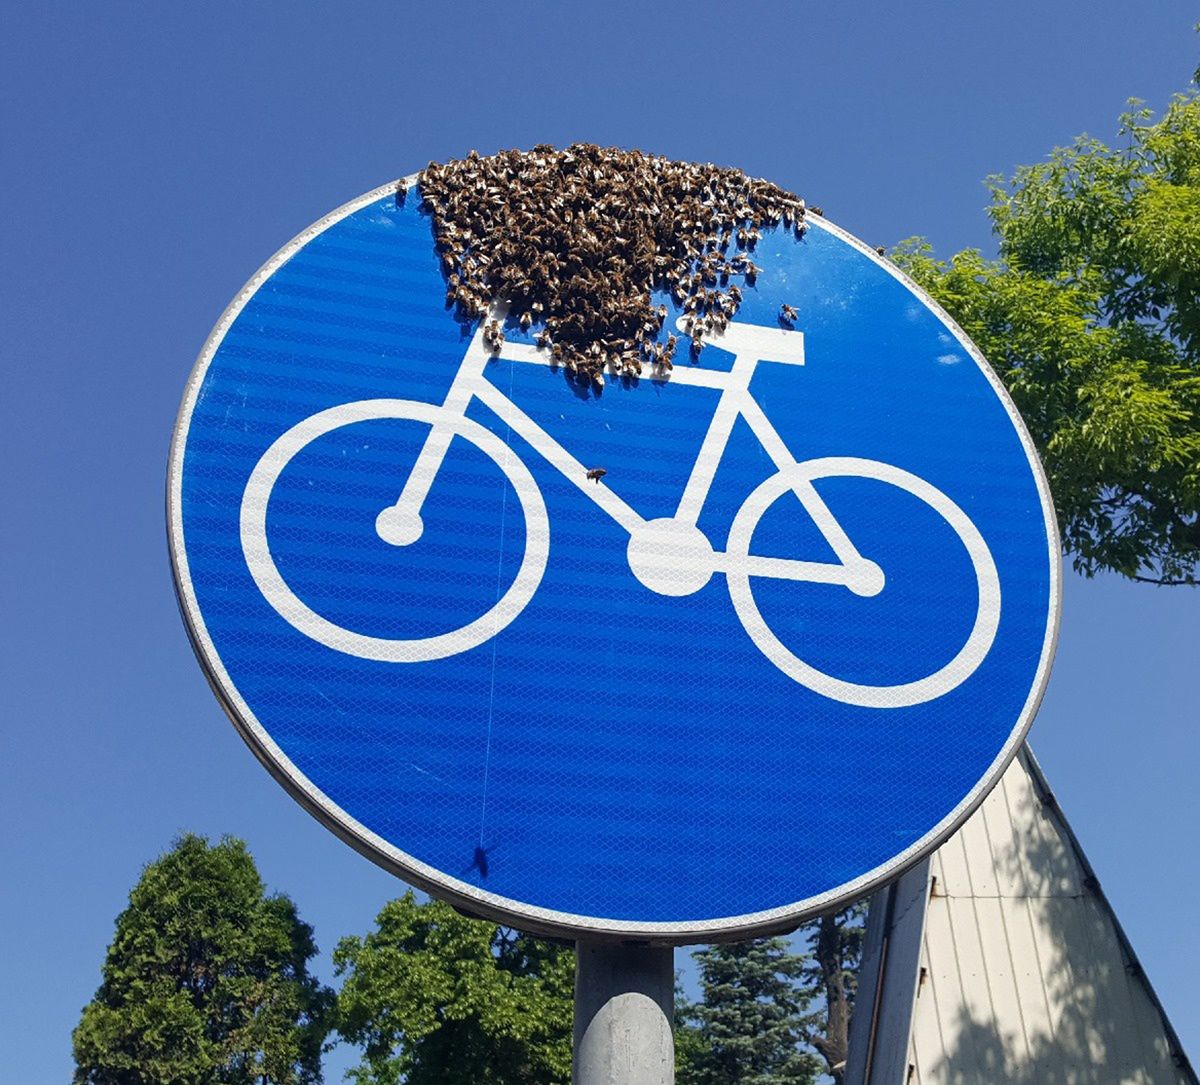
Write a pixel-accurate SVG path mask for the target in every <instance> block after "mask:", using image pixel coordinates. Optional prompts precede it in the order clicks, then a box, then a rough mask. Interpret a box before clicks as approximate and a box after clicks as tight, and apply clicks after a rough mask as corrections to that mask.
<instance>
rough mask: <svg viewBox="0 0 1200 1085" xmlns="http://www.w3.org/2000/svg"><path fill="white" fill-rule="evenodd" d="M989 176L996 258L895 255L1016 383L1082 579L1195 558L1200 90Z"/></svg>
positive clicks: (1155, 570)
mask: <svg viewBox="0 0 1200 1085" xmlns="http://www.w3.org/2000/svg"><path fill="white" fill-rule="evenodd" d="M1120 134H1121V144H1120V146H1117V147H1110V146H1108V145H1106V144H1104V143H1102V142H1101V141H1099V140H1096V139H1091V138H1088V137H1084V136H1081V137H1079V138H1078V139H1077V140H1076V141H1075V142H1074V143H1073V144H1072V145H1071V146H1070V147H1065V148H1059V149H1057V150H1055V151H1054V152H1053V154H1051V155H1050V157H1049V159H1048V160H1047V161H1046V162H1043V163H1040V164H1038V165H1035V166H1025V167H1022V168H1020V169H1018V170H1017V171H1016V173H1015V175H1014V176H1013V177H1012V178H1011V180H1008V181H1005V180H1003V179H1000V178H992V179H991V182H990V184H991V191H992V204H991V208H990V212H989V213H990V215H991V219H992V224H993V227H994V230H995V232H996V235H997V238H998V240H999V250H1000V251H999V257H998V258H997V259H987V258H985V257H984V256H983V255H981V254H980V253H979V252H978V251H975V250H967V251H964V252H960V253H959V254H958V255H957V256H955V257H953V258H952V259H951V260H949V261H941V260H938V259H936V258H935V257H934V256H933V254H932V252H931V250H930V249H929V247H928V246H927V245H925V244H924V243H922V242H920V241H919V240H912V241H909V242H905V243H903V244H902V245H901V246H900V247H899V248H898V250H897V251H896V252H895V253H894V254H893V256H894V259H895V260H896V263H897V264H899V266H900V267H901V268H902V269H903V270H905V271H906V272H907V273H908V274H909V275H911V276H912V277H913V278H915V279H916V280H917V281H918V282H919V283H921V285H923V286H924V287H925V288H926V289H927V290H928V291H929V292H930V293H931V294H932V295H933V296H934V297H935V298H936V299H937V300H938V301H939V302H941V304H942V305H943V306H944V307H945V308H946V309H947V311H948V312H949V313H950V315H951V316H953V317H954V318H955V320H957V321H958V323H959V324H960V325H961V326H962V327H963V329H964V330H965V331H966V332H967V334H968V335H969V336H970V337H971V338H972V339H973V340H974V341H975V343H976V344H977V345H978V346H979V347H980V349H981V350H982V351H983V353H984V355H985V356H986V357H987V358H988V360H989V361H990V362H991V364H992V365H993V367H995V369H996V370H997V372H998V373H999V375H1000V377H1001V379H1002V380H1003V381H1004V382H1005V384H1006V385H1007V386H1008V389H1009V391H1010V392H1011V394H1012V396H1013V399H1014V401H1015V402H1016V404H1017V407H1018V408H1019V410H1020V411H1021V413H1022V415H1023V416H1024V418H1025V421H1026V423H1027V424H1028V426H1029V429H1030V432H1031V434H1032V436H1033V439H1034V442H1035V444H1036V445H1037V448H1038V451H1039V453H1040V454H1041V456H1042V459H1043V462H1044V463H1045V465H1046V470H1047V474H1048V476H1049V481H1050V488H1051V491H1052V493H1053V495H1054V500H1055V504H1056V506H1057V509H1058V516H1059V527H1060V530H1061V533H1062V538H1063V544H1064V547H1065V548H1066V549H1067V551H1068V552H1069V553H1070V554H1071V555H1072V557H1073V559H1074V565H1075V568H1076V569H1077V570H1078V571H1080V572H1082V573H1084V574H1085V575H1089V576H1090V575H1093V574H1095V573H1097V572H1100V571H1103V570H1109V571H1113V572H1117V573H1120V574H1122V575H1124V576H1127V577H1130V578H1132V579H1135V580H1143V581H1149V582H1151V583H1156V584H1196V583H1197V582H1198V572H1200V97H1198V96H1197V95H1196V94H1186V95H1180V96H1179V97H1177V98H1176V99H1174V101H1172V103H1171V105H1170V106H1169V108H1168V109H1167V110H1166V112H1165V113H1164V115H1163V116H1162V117H1161V118H1159V119H1158V120H1154V119H1153V117H1152V115H1151V114H1150V112H1149V111H1148V110H1145V109H1141V108H1137V109H1134V110H1133V111H1132V112H1130V113H1127V114H1126V115H1125V116H1124V117H1123V118H1122V120H1121V128H1120Z"/></svg>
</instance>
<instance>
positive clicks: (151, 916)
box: [73, 835, 332, 1085]
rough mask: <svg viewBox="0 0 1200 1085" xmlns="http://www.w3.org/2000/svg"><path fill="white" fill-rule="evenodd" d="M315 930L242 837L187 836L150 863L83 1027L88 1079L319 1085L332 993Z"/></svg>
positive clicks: (136, 1083)
mask: <svg viewBox="0 0 1200 1085" xmlns="http://www.w3.org/2000/svg"><path fill="white" fill-rule="evenodd" d="M316 951H317V950H316V946H315V945H314V944H313V938H312V928H311V927H309V926H308V925H307V924H306V923H303V922H301V921H300V919H299V917H298V916H297V914H296V908H295V906H294V905H293V904H292V902H291V900H289V899H288V898H287V897H286V896H282V895H276V896H267V895H266V894H265V892H264V887H263V882H262V879H261V878H260V877H259V874H258V870H257V869H256V868H255V865H254V860H253V859H252V858H251V857H250V854H249V853H248V852H247V850H246V845H245V844H244V843H242V841H240V840H234V839H230V838H225V839H223V840H221V841H220V842H219V843H217V844H213V845H210V844H209V843H208V841H206V840H205V839H204V838H203V837H199V836H192V835H188V836H184V837H181V838H180V839H179V840H178V841H176V843H175V846H174V847H173V848H172V849H171V850H170V851H169V852H167V853H166V854H165V855H163V856H161V857H160V858H159V859H157V860H156V861H154V862H152V863H150V864H149V865H148V866H147V867H146V868H145V870H144V871H143V872H142V876H141V878H140V879H139V881H138V883H137V884H136V885H135V886H134V888H133V890H132V892H131V893H130V894H129V907H128V908H126V909H125V910H124V911H123V912H122V913H121V914H120V915H119V916H118V917H117V924H116V933H115V935H114V937H113V941H112V944H111V945H110V946H109V949H108V955H107V957H106V959H105V962H104V969H103V981H102V983H101V985H100V988H99V990H98V991H97V992H96V995H95V997H94V998H93V999H92V1001H91V1002H89V1003H88V1005H87V1006H85V1007H84V1009H83V1015H82V1018H81V1020H80V1022H79V1025H78V1027H77V1028H76V1029H75V1033H74V1037H73V1039H74V1048H75V1062H76V1070H75V1076H74V1080H75V1083H76V1085H214V1083H220V1085H252V1083H254V1082H263V1081H270V1082H274V1083H277V1085H315V1083H318V1082H320V1080H321V1063H320V1056H321V1045H322V1043H323V1041H324V1038H325V1032H326V1027H325V1019H326V1016H327V1013H328V1011H329V1008H330V1006H331V1002H332V992H330V991H328V990H327V989H325V988H323V987H322V986H321V985H320V984H319V983H318V982H317V981H316V980H315V979H314V978H313V977H312V976H311V975H309V972H308V962H309V961H310V960H311V959H312V957H313V956H314V955H315V953H316Z"/></svg>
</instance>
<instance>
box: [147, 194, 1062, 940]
mask: <svg viewBox="0 0 1200 1085" xmlns="http://www.w3.org/2000/svg"><path fill="white" fill-rule="evenodd" d="M409 183H410V184H411V181H410V182H409ZM395 191H396V189H395V186H387V187H386V188H381V189H378V190H376V191H374V192H371V193H368V194H367V195H365V196H363V197H361V198H360V199H357V200H355V201H353V202H352V203H350V204H347V205H346V206H345V207H342V208H341V209H339V210H338V211H335V212H334V213H332V214H331V215H329V216H328V217H327V218H325V219H323V220H322V221H321V222H319V223H317V224H316V225H315V226H313V227H312V228H310V229H309V230H307V231H305V233H303V234H301V235H300V236H299V237H298V238H296V239H295V240H294V241H293V242H291V243H290V244H289V245H287V246H286V247H285V248H284V249H283V250H281V251H280V252H279V253H278V254H276V256H275V257H274V258H272V259H271V260H270V261H269V262H268V263H267V264H266V265H265V266H264V267H263V268H262V270H261V271H260V272H259V273H258V274H257V275H255V277H254V278H253V279H252V280H251V281H250V283H249V284H247V286H246V287H245V288H244V289H243V291H242V292H241V293H240V294H239V295H238V297H237V298H236V299H235V301H234V302H233V304H232V305H231V306H230V307H229V309H228V310H227V311H226V313H225V314H224V316H223V317H222V318H221V320H220V321H219V323H218V324H217V327H216V328H215V330H214V331H213V333H212V335H211V336H210V337H209V340H208V342H207V343H206V344H205V347H204V349H203V351H202V353H201V355H200V358H199V361H198V362H197V364H196V367H195V370H194V372H193V374H192V377H191V380H190V382H189V384H188V388H187V391H186V394H185V396H184V401H183V405H182V408H181V411H180V416H179V422H178V426H177V430H176V435H175V441H174V445H173V448H172V452H171V465H170V480H169V524H170V538H171V552H172V560H173V565H174V570H175V577H176V586H177V589H178V593H179V597H180V600H181V604H182V609H183V613H184V616H185V619H186V622H187V625H188V629H189V632H190V635H191V637H192V641H193V644H194V646H195V648H196V651H197V654H198V655H199V658H200V660H201V662H202V664H203V666H204V667H205V669H206V671H207V672H208V675H209V677H210V680H211V682H212V684H213V687H214V689H215V690H216V691H217V693H218V695H219V697H220V698H221V700H222V702H223V704H224V706H225V708H226V710H227V712H228V713H229V715H230V716H231V718H232V719H233V721H234V722H235V724H236V725H237V727H238V728H239V730H240V731H241V733H242V735H243V737H244V738H245V739H246V741H247V742H248V743H249V744H250V745H251V747H252V748H253V749H254V751H255V752H256V754H257V755H258V756H259V758H260V759H261V760H262V761H263V762H264V763H265V764H266V765H267V767H268V768H269V769H270V770H271V771H272V772H273V773H274V775H275V776H276V777H277V778H278V779H279V780H280V782H282V783H283V784H284V786H285V787H287V788H288V789H289V790H290V791H291V792H292V793H293V794H294V795H295V796H296V797H297V798H298V799H299V800H300V801H301V802H302V803H303V804H304V805H305V806H306V807H307V808H308V809H309V810H310V811H312V812H313V813H314V814H316V815H317V816H318V817H319V818H321V819H322V820H323V821H324V822H325V823H326V824H327V825H328V826H329V827H330V828H332V829H333V830H334V831H335V832H337V833H338V834H339V835H340V836H342V837H343V838H344V839H346V840H347V841H349V842H350V843H352V844H353V845H354V846H355V847H357V848H358V849H359V850H361V851H363V852H364V853H366V854H367V855H369V856H371V857H372V858H373V859H375V860H376V861H377V862H379V863H381V864H383V865H384V866H386V867H388V868H389V869H391V870H393V871H395V872H396V873H398V874H399V875H401V876H402V877H403V878H405V879H406V880H408V881H410V882H413V883H415V884H417V885H419V886H422V887H423V888H426V889H428V890H429V891H430V892H432V893H435V894H437V895H439V896H442V897H445V898H448V899H449V900H451V901H453V902H455V903H457V904H458V905H459V906H461V907H464V908H466V909H468V910H470V911H474V912H477V913H479V914H483V915H488V916H491V917H494V918H496V919H498V920H501V921H504V922H509V923H512V924H515V925H517V926H520V927H524V928H526V929H530V930H535V931H544V932H556V933H560V934H567V935H585V936H586V935H590V936H604V935H619V936H623V937H629V938H646V939H656V940H661V941H675V942H686V941H704V940H710V939H713V938H716V937H718V936H719V937H733V936H738V935H746V936H749V935H751V934H755V933H761V932H767V931H771V930H776V929H782V928H784V927H787V926H789V925H791V924H794V923H795V922H797V921H798V920H800V919H803V918H804V917H806V916H809V915H812V914H815V913H816V912H818V911H822V910H826V909H829V908H831V907H834V906H836V905H837V904H839V903H842V902H846V901H849V900H852V899H855V898H856V897H859V896H861V895H863V894H864V893H865V892H867V891H869V890H870V889H871V888H873V887H874V886H876V885H878V884H880V883H881V882H883V881H885V880H887V879H889V878H891V877H893V876H895V875H896V874H897V873H899V872H900V871H901V870H902V869H903V868H904V867H905V866H906V865H907V864H909V863H911V862H912V861H914V860H915V859H917V858H918V857H919V856H921V855H923V854H924V853H926V852H928V851H929V850H931V849H932V848H933V847H935V846H936V845H937V844H938V843H940V842H941V841H942V840H943V839H945V837H946V836H947V835H948V834H949V833H950V832H952V831H953V829H954V828H955V827H956V826H957V825H958V824H960V823H961V822H962V821H963V820H964V819H965V818H966V817H967V816H968V814H969V813H970V812H971V811H972V810H973V809H974V807H975V806H977V805H978V803H979V802H980V801H981V800H982V798H983V796H984V795H985V794H986V793H987V790H988V789H989V788H990V786H991V785H992V784H993V783H994V782H995V781H996V780H997V779H998V778H999V775H1000V773H1001V772H1002V770H1003V768H1004V767H1005V765H1006V764H1007V763H1008V761H1009V759H1010V758H1011V757H1012V755H1013V754H1014V753H1015V752H1016V749H1017V746H1018V745H1019V743H1020V741H1021V740H1022V738H1023V736H1024V734H1025V731H1026V729H1027V727H1028V725H1029V722H1030V720H1031V718H1032V716H1033V714H1034V712H1035V711H1036V708H1037V704H1038V701H1039V700H1040V697H1041V694H1042V691H1043V689H1044V686H1045V683H1046V679H1047V675H1048V671H1049V666H1050V660H1051V656H1052V653H1053V645H1054V637H1055V630H1056V624H1057V615H1058V600H1059V562H1058V541H1057V536H1056V532H1055V527H1054V517H1053V510H1052V508H1051V504H1050V498H1049V493H1048V490H1047V487H1046V482H1045V478H1044V476H1043V474H1042V471H1041V468H1040V466H1039V464H1038V462H1037V459H1036V456H1035V454H1034V451H1033V447H1032V444H1031V442H1030V439H1029V436H1028V434H1027V433H1026V431H1025V429H1024V427H1023V425H1022V423H1021V421H1020V419H1019V417H1018V416H1017V413H1016V411H1015V409H1014V407H1013V405H1012V403H1011V402H1010V400H1009V399H1008V397H1007V395H1006V393H1005V392H1004V390H1003V388H1002V386H1001V385H1000V383H999V381H998V380H997V378H996V377H995V375H994V374H993V373H992V372H991V370H990V369H989V368H988V367H987V365H986V364H985V363H984V361H983V359H982V358H981V357H980V356H979V354H978V352H977V351H976V350H975V349H974V348H973V347H972V345H971V344H970V343H969V342H968V341H967V339H966V338H965V336H964V335H963V333H962V332H961V331H960V330H959V329H958V328H957V327H956V326H955V325H954V324H953V323H952V322H951V321H950V320H949V318H948V317H947V316H946V315H945V314H944V313H943V312H942V311H941V310H940V309H939V308H938V307H937V306H936V305H935V304H934V303H933V302H932V301H930V299H929V298H928V297H926V296H925V295H924V294H923V293H922V292H921V291H920V290H919V289H918V288H917V287H916V286H914V285H913V284H912V283H910V282H909V281H908V280H906V279H905V278H904V277H903V276H902V275H900V274H899V273H898V272H897V270H896V269H895V268H894V267H893V266H892V265H891V264H890V263H889V262H887V261H886V260H883V259H880V258H879V257H878V256H877V255H876V254H875V253H874V252H873V251H871V250H870V249H868V248H867V247H866V246H864V245H862V244H861V243H860V242H858V241H856V240H855V239H853V238H851V237H849V236H848V235H846V234H845V233H843V232H842V231H841V230H839V229H837V228H836V227H834V226H832V225H831V224H830V223H828V222H825V221H824V220H822V219H819V218H813V217H811V216H810V219H809V221H810V223H811V226H812V228H811V229H809V231H808V232H807V233H806V234H805V236H804V237H803V238H800V239H797V238H796V237H795V235H794V234H793V233H791V232H790V231H787V230H783V229H778V230H775V231H769V232H767V233H765V235H764V236H763V238H762V240H761V241H760V242H759V244H758V247H757V250H756V253H755V262H756V263H757V264H758V265H760V267H761V271H760V272H759V274H758V276H757V280H756V282H755V283H754V285H753V287H752V288H750V287H748V288H747V289H746V290H745V292H744V301H743V304H742V307H741V309H740V310H739V312H738V314H737V318H736V321H735V322H733V323H731V324H730V325H729V327H728V329H727V331H726V332H725V333H724V334H723V335H721V336H713V337H710V338H709V339H708V343H707V345H706V347H705V349H704V351H703V353H702V355H701V356H700V358H699V360H698V361H696V362H692V363H689V362H686V361H678V362H677V363H676V365H675V368H674V370H673V371H671V372H670V373H666V372H648V373H647V374H646V376H645V377H643V379H641V380H640V381H636V382H631V381H625V380H621V379H619V378H617V377H615V376H614V377H611V378H610V379H609V380H608V381H607V383H606V385H605V386H604V387H603V389H602V390H600V389H596V388H590V387H589V388H584V387H583V386H581V385H579V384H577V383H575V382H573V381H572V380H570V379H569V377H568V374H566V373H565V372H564V371H563V370H561V369H560V368H558V367H557V366H556V365H554V364H552V360H551V358H550V357H549V354H548V352H545V351H543V350H541V349H539V348H538V347H537V346H536V345H535V341H534V339H533V338H532V336H531V334H529V333H526V332H522V331H521V330H520V329H519V328H516V327H513V328H510V329H508V338H507V341H506V342H505V343H504V344H503V347H502V349H501V350H500V352H499V354H498V355H495V354H493V353H492V352H491V351H490V350H489V348H488V346H487V345H486V344H485V343H484V341H483V337H482V334H481V330H480V328H479V327H478V326H475V325H470V326H468V325H465V324H462V323H459V322H458V321H457V320H456V319H455V318H454V316H453V314H452V313H450V312H449V311H448V310H447V309H446V306H445V292H446V287H445V282H444V280H443V276H442V273H441V271H440V267H439V262H438V257H437V254H436V252H435V251H434V247H433V243H432V232H431V228H430V223H429V220H428V217H427V216H426V215H425V214H424V213H423V212H422V211H421V210H420V207H419V202H420V201H419V200H417V199H409V200H402V201H398V200H397V199H396V196H395ZM661 301H662V302H663V303H664V304H666V305H667V306H668V307H671V310H670V315H669V317H668V320H667V327H668V329H670V328H671V327H679V328H680V330H679V331H677V334H679V335H681V336H682V335H683V332H682V327H681V325H680V324H679V320H680V318H681V317H682V314H681V313H680V312H679V310H678V309H676V308H674V307H673V303H672V301H671V299H670V298H669V297H666V296H664V297H663V298H662V299H661ZM782 305H788V306H791V307H792V308H794V309H795V311H796V314H797V315H796V317H795V319H794V320H791V321H785V322H781V320H780V317H779V314H780V311H781V306H782ZM536 330H537V329H536V328H535V329H533V331H536ZM664 336H665V332H664ZM685 343H686V339H685ZM685 353H686V352H685V351H681V352H680V357H681V358H682V356H683V355H684V354H685Z"/></svg>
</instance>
